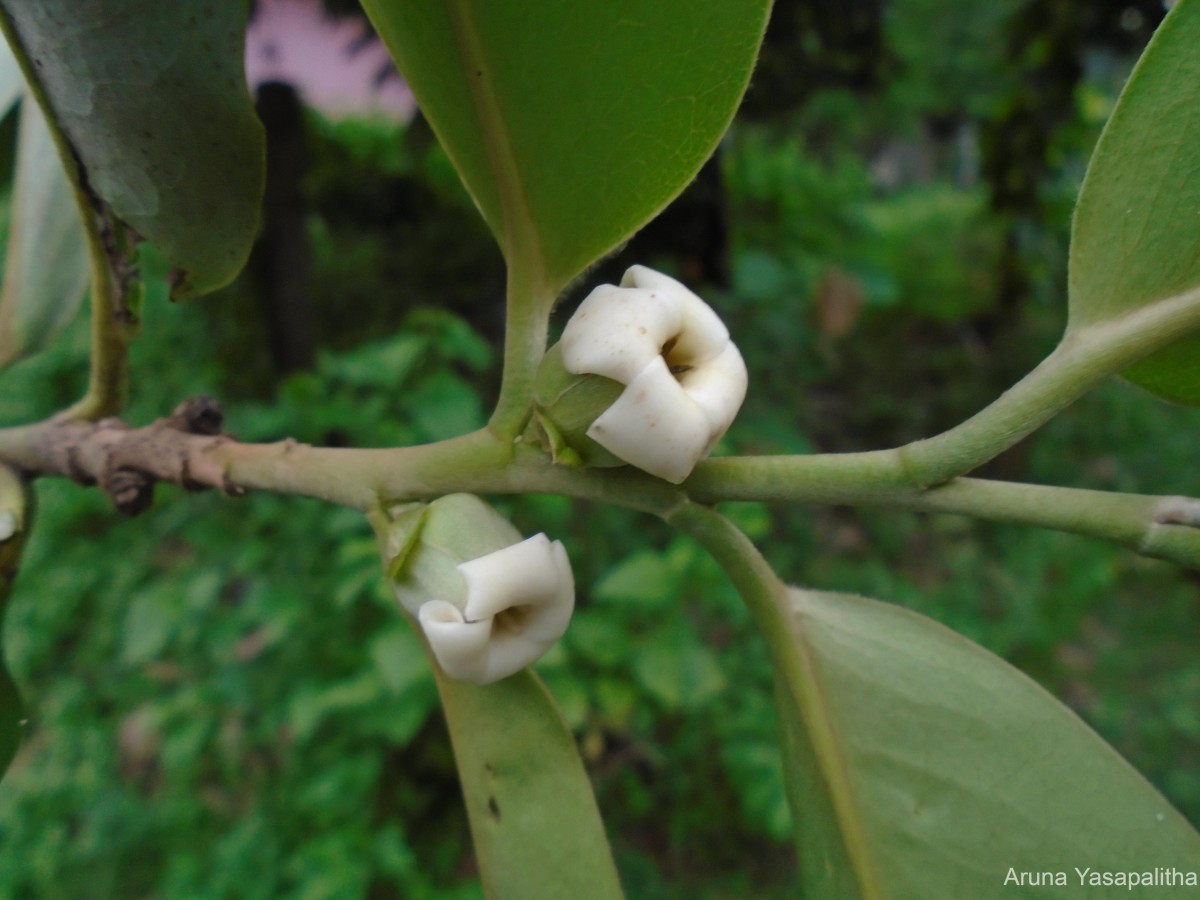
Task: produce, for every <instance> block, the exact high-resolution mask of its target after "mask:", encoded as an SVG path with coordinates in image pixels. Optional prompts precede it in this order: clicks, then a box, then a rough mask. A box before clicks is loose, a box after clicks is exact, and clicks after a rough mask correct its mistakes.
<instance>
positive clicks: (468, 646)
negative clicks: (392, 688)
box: [417, 534, 575, 684]
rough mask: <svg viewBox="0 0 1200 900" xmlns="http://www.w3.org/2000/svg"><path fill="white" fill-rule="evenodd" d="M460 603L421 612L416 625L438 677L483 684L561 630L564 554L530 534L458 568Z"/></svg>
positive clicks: (569, 587)
mask: <svg viewBox="0 0 1200 900" xmlns="http://www.w3.org/2000/svg"><path fill="white" fill-rule="evenodd" d="M458 571H459V573H460V574H461V575H462V577H463V579H464V580H465V581H466V584H467V600H466V604H465V606H464V608H462V609H459V608H458V607H457V606H455V605H454V604H453V603H449V602H447V601H445V600H430V601H428V602H427V603H425V604H424V605H422V606H421V608H420V611H419V613H418V616H417V618H418V620H419V621H420V623H421V627H422V628H423V629H424V631H425V635H426V637H427V638H428V639H429V645H430V646H431V647H432V648H433V653H434V655H435V656H436V657H437V660H438V663H439V664H440V665H441V667H442V668H443V669H444V670H445V671H446V674H448V675H450V676H452V677H454V678H459V679H462V680H463V681H473V682H475V683H476V684H489V683H491V682H493V681H499V680H500V679H501V678H506V677H508V676H509V675H512V674H513V673H514V672H517V671H519V670H521V669H523V668H525V667H526V666H528V665H529V664H530V663H532V662H534V661H535V660H537V659H539V658H540V657H541V656H542V655H543V654H544V653H545V652H546V651H547V650H549V649H550V647H551V646H553V644H554V642H555V641H557V640H558V639H559V638H560V637H562V635H563V632H565V631H566V630H567V623H568V622H569V621H570V619H571V613H572V611H573V610H574V608H575V579H574V576H573V575H572V573H571V564H570V561H569V560H568V559H567V553H566V550H565V549H564V548H563V545H562V544H561V543H559V542H558V541H554V542H551V541H550V540H549V539H548V538H547V537H546V536H545V535H544V534H537V535H534V536H533V537H531V538H529V539H528V540H525V541H522V542H520V543H519V544H513V545H512V546H510V547H505V548H503V549H502V550H497V551H495V552H494V553H489V554H487V555H486V556H481V557H479V558H478V559H473V560H470V561H469V562H465V563H461V564H460V565H459V566H458Z"/></svg>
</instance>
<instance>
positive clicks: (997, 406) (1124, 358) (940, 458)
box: [899, 289, 1200, 487]
mask: <svg viewBox="0 0 1200 900" xmlns="http://www.w3.org/2000/svg"><path fill="white" fill-rule="evenodd" d="M1197 328H1200V289H1194V290H1191V291H1187V292H1185V293H1183V294H1179V295H1178V296H1176V297H1171V298H1169V299H1166V300H1161V301H1158V302H1156V303H1153V304H1151V305H1148V306H1143V307H1140V308H1138V309H1135V310H1133V311H1131V312H1129V313H1126V314H1125V315H1123V316H1120V317H1118V318H1115V319H1111V320H1109V321H1107V322H1102V323H1098V324H1095V325H1087V326H1084V327H1080V328H1070V327H1069V328H1068V329H1067V333H1066V335H1065V336H1064V337H1063V340H1062V342H1061V343H1060V344H1059V345H1058V347H1057V348H1056V349H1055V350H1054V352H1053V353H1051V354H1050V355H1049V356H1048V357H1047V358H1046V359H1045V360H1044V361H1043V362H1042V363H1041V365H1039V366H1038V367H1037V368H1035V369H1034V370H1033V371H1032V372H1030V373H1029V374H1028V375H1026V376H1025V377H1024V378H1023V379H1022V380H1021V381H1019V382H1018V383H1017V384H1015V385H1014V386H1013V387H1012V388H1010V389H1009V390H1008V391H1006V392H1005V393H1004V394H1003V395H1001V396H1000V397H999V398H998V399H997V400H996V401H995V402H994V403H992V404H991V405H990V406H988V407H986V408H985V409H983V410H982V411H980V412H979V413H977V414H976V415H974V416H972V417H971V418H970V419H967V421H965V422H963V423H962V424H961V425H958V426H956V427H954V428H951V429H950V430H949V431H946V432H944V433H942V434H939V435H937V436H936V437H932V438H928V439H926V440H921V441H916V442H914V443H912V444H908V445H907V446H904V447H901V448H900V450H899V453H900V458H901V461H902V462H903V465H904V469H905V471H906V472H907V473H908V477H909V480H910V481H911V483H912V484H914V485H916V486H918V487H928V486H929V485H933V484H939V483H941V482H943V481H948V480H949V479H951V478H953V477H954V476H956V475H965V474H966V473H967V472H970V471H971V470H972V469H975V468H977V467H978V466H980V465H982V464H983V463H985V462H987V461H988V460H990V459H993V458H994V457H995V456H996V455H997V454H999V453H1001V452H1002V451H1004V450H1006V449H1008V448H1009V447H1011V446H1012V445H1013V444H1015V443H1016V442H1017V441H1019V440H1021V439H1022V438H1024V437H1026V436H1027V435H1029V434H1031V433H1032V432H1034V431H1036V430H1037V429H1038V428H1040V427H1041V426H1042V425H1044V424H1045V423H1046V422H1048V421H1049V420H1050V419H1051V418H1053V417H1054V416H1055V415H1057V414H1058V413H1059V412H1060V411H1062V410H1063V409H1064V408H1065V407H1067V406H1069V405H1070V404H1072V403H1074V402H1075V401H1076V400H1078V399H1079V398H1080V397H1082V396H1083V395H1084V394H1086V393H1087V392H1088V391H1089V390H1091V389H1092V388H1093V387H1095V386H1096V385H1097V384H1099V383H1100V382H1102V381H1103V380H1104V379H1105V378H1108V377H1109V376H1110V375H1114V374H1116V373H1119V372H1122V371H1124V370H1125V369H1127V368H1129V367H1130V366H1131V365H1133V364H1134V363H1136V362H1138V361H1140V360H1142V359H1144V358H1145V357H1147V356H1149V355H1150V354H1152V353H1154V352H1155V351H1156V350H1161V349H1162V348H1163V347H1165V346H1167V345H1168V344H1171V343H1174V342H1175V341H1177V340H1179V339H1180V338H1182V337H1185V336H1186V335H1187V334H1188V333H1190V332H1192V331H1195V330H1196V329H1197Z"/></svg>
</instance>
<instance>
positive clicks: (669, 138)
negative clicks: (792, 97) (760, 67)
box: [363, 0, 770, 299]
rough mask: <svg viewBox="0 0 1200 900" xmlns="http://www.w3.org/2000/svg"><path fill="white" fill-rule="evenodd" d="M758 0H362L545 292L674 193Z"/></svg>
mask: <svg viewBox="0 0 1200 900" xmlns="http://www.w3.org/2000/svg"><path fill="white" fill-rule="evenodd" d="M769 5H770V4H769V2H768V0H725V2H712V0H710V2H703V3H696V2H694V0H656V2H654V3H645V2H641V0H580V2H571V3H561V2H553V0H527V2H521V3H495V2H486V0H364V3H363V6H364V7H365V8H366V10H367V12H368V14H369V15H370V16H371V18H372V19H373V20H374V22H375V25H376V27H377V28H378V29H379V32H380V34H381V35H382V36H383V38H384V40H385V42H386V43H387V45H388V47H389V48H390V50H391V52H392V55H393V57H394V58H395V59H396V61H397V63H398V65H399V67H400V69H401V71H402V72H403V73H404V76H405V77H406V78H407V79H408V82H409V84H410V85H411V87H412V89H413V92H414V93H415V94H416V97H417V101H418V103H419V104H420V106H421V110H422V112H423V113H424V114H425V116H426V117H427V118H428V120H429V122H430V123H431V124H432V126H433V129H434V131H435V132H436V133H437V135H438V137H439V139H440V140H441V142H442V144H443V145H444V146H445V148H446V150H447V152H448V153H449V155H450V157H451V159H452V160H453V161H454V164H455V166H456V167H457V169H458V171H459V174H460V175H461V176H462V179H463V181H464V182H465V183H466V186H467V188H468V190H469V191H470V192H471V194H472V196H473V197H474V198H475V202H476V203H477V204H478V206H479V209H480V211H481V212H482V213H483V216H484V218H485V219H486V220H487V223H488V225H489V226H490V227H491V229H492V232H493V233H494V234H495V236H496V239H497V240H498V241H499V243H500V245H501V248H502V249H503V250H504V253H505V257H506V259H507V260H508V264H509V267H510V269H514V270H517V272H518V273H519V274H518V275H517V276H516V278H517V281H519V282H521V283H524V284H530V285H533V286H534V287H535V289H537V290H538V291H539V294H540V295H541V296H543V297H545V296H548V297H550V298H551V299H552V298H553V296H554V294H555V293H557V291H558V290H559V289H560V288H562V287H563V286H564V285H565V284H566V283H567V282H568V281H570V280H571V279H572V278H574V277H575V276H576V275H578V274H579V273H580V272H582V271H583V269H584V268H585V267H587V266H588V265H589V264H590V263H592V262H594V261H595V260H596V259H598V258H599V257H600V256H602V255H604V254H605V253H607V252H609V251H610V250H612V249H613V248H614V247H616V246H617V245H618V244H619V243H621V242H622V241H623V240H625V239H626V238H628V237H629V236H630V235H631V234H633V232H634V231H636V230H637V229H638V228H640V227H641V226H642V225H643V224H645V223H646V222H647V221H648V220H649V219H650V218H651V217H652V216H653V215H654V214H655V213H657V212H658V211H659V210H660V209H662V207H663V206H665V205H666V204H667V202H669V201H670V200H671V199H672V198H674V197H675V196H676V195H677V194H678V193H679V192H680V191H681V190H682V189H683V187H684V186H685V185H686V184H687V183H688V182H689V181H690V180H691V179H692V178H693V177H694V175H695V174H696V172H697V171H698V170H699V168H700V166H701V164H702V163H703V162H704V160H705V159H707V158H708V156H709V155H710V154H711V153H712V151H713V149H714V148H715V147H716V144H717V141H718V140H719V139H720V137H721V135H722V134H723V133H724V131H725V129H726V127H727V126H728V124H729V121H730V119H731V118H732V116H733V113H734V110H735V108H736V107H737V105H738V102H739V100H740V99H741V96H742V92H743V91H744V90H745V87H746V84H747V81H748V79H749V76H750V70H751V68H752V66H753V64H754V60H755V57H756V54H757V52H758V46H759V42H760V40H761V37H762V32H763V28H764V26H765V24H766V16H767V10H768V7H769Z"/></svg>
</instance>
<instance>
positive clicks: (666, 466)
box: [561, 266, 747, 484]
mask: <svg viewBox="0 0 1200 900" xmlns="http://www.w3.org/2000/svg"><path fill="white" fill-rule="evenodd" d="M561 346H562V358H563V365H564V366H566V369H567V371H568V372H571V373H573V374H576V375H582V374H592V375H603V376H604V377H606V378H611V379H614V380H615V381H619V382H620V383H621V384H624V385H626V388H625V390H624V391H623V392H622V393H621V395H620V396H619V397H618V398H617V399H616V401H615V402H614V403H613V404H612V406H610V407H609V408H608V409H607V410H605V411H604V413H602V414H601V415H600V417H599V418H597V419H596V420H595V421H594V422H593V423H592V424H591V427H590V428H588V432H587V434H588V437H590V438H591V439H592V440H594V441H595V442H596V443H598V444H600V445H601V446H602V447H604V448H605V449H607V450H608V451H610V452H611V453H613V454H615V455H616V456H618V457H620V458H621V459H623V460H625V462H627V463H629V464H630V465H634V466H637V467H638V468H639V469H642V470H644V471H646V472H649V473H650V474H652V475H657V476H658V477H660V478H665V479H666V480H667V481H671V482H674V483H675V484H679V483H680V482H681V481H683V480H684V479H685V478H687V477H688V475H689V474H690V473H691V471H692V468H693V467H694V466H695V465H696V463H697V462H699V461H700V460H701V459H703V458H704V457H705V456H707V455H708V453H709V451H710V450H712V448H713V445H714V444H716V442H717V441H718V440H720V438H721V435H723V434H724V433H725V431H726V429H728V428H729V425H730V424H731V423H732V422H733V419H734V416H736V415H737V412H738V410H739V409H740V408H741V405H742V400H743V399H745V396H746V384H747V376H746V364H745V363H744V362H743V361H742V355H741V354H740V353H738V349H737V347H735V346H734V345H733V342H732V341H730V340H729V330H728V329H727V328H726V327H725V324H724V323H723V322H722V321H721V320H720V318H719V317H718V316H717V314H716V313H715V312H713V310H712V308H711V307H709V305H708V304H707V303H705V302H704V301H703V300H701V299H700V298H699V297H697V296H696V295H695V294H693V293H692V292H691V291H689V290H688V289H687V288H685V287H684V286H683V285H682V284H680V283H679V282H678V281H676V280H675V279H674V278H668V277H667V276H666V275H663V274H661V273H659V272H655V271H654V270H652V269H647V268H646V267H645V266H632V267H630V269H629V270H628V271H627V272H626V273H625V276H624V277H623V278H622V279H621V286H620V287H614V286H613V285H611V284H605V285H601V286H600V287H598V288H596V289H595V290H594V291H592V292H591V293H590V294H589V295H588V296H587V298H586V299H585V300H584V301H583V303H581V304H580V305H579V309H577V310H576V311H575V315H574V316H572V317H571V320H570V321H569V322H568V323H567V327H566V329H565V330H564V331H563V336H562V344H561Z"/></svg>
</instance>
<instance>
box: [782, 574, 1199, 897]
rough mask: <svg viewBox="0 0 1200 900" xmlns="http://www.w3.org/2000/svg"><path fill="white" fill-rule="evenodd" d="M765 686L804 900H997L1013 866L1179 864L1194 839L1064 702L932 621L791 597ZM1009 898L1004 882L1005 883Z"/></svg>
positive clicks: (1118, 891)
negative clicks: (779, 651) (773, 699)
mask: <svg viewBox="0 0 1200 900" xmlns="http://www.w3.org/2000/svg"><path fill="white" fill-rule="evenodd" d="M789 598H790V604H791V606H790V624H791V627H792V631H793V636H794V638H795V645H796V648H797V652H798V653H799V654H800V657H801V659H802V660H803V663H802V665H803V667H804V668H805V670H806V671H807V678H806V679H805V681H806V684H807V687H806V686H805V685H798V684H794V683H793V684H782V685H780V688H779V690H778V698H779V705H780V714H781V720H782V727H783V732H784V745H785V750H786V751H787V754H788V760H787V762H788V776H789V792H790V794H791V799H792V801H793V803H794V805H795V807H796V812H797V816H796V818H797V821H798V822H799V823H800V825H799V828H798V830H797V843H798V848H799V854H800V870H801V881H802V884H803V886H804V891H805V892H804V893H803V894H802V895H803V896H811V897H821V898H834V900H837V898H860V897H863V898H867V897H870V898H874V897H886V898H913V900H918V898H919V900H925V898H930V897H971V898H988V897H996V898H1001V897H1011V896H1013V890H1014V887H1013V885H1012V883H1011V882H1010V883H1009V884H1008V885H1006V884H1005V879H1006V878H1007V876H1008V872H1009V869H1010V868H1012V869H1015V871H1016V872H1023V871H1024V872H1045V871H1053V872H1065V873H1066V874H1067V876H1068V877H1069V878H1070V879H1072V880H1071V882H1070V883H1071V884H1072V885H1074V886H1075V888H1076V892H1075V893H1073V894H1072V895H1071V896H1079V897H1081V896H1086V897H1109V896H1112V897H1127V896H1129V891H1128V888H1127V887H1116V886H1109V887H1095V886H1090V885H1089V886H1087V887H1086V888H1085V889H1081V888H1080V886H1079V882H1078V877H1077V875H1076V874H1075V867H1079V868H1080V869H1084V868H1088V867H1090V868H1092V869H1093V870H1105V871H1131V872H1145V871H1148V870H1150V869H1153V868H1154V867H1156V866H1163V867H1169V866H1175V867H1177V868H1180V869H1183V870H1185V871H1190V869H1192V868H1194V867H1195V862H1196V860H1197V859H1200V836H1198V835H1197V834H1196V832H1195V831H1194V830H1193V829H1192V827H1191V826H1190V825H1189V824H1188V823H1187V822H1186V821H1185V820H1184V819H1183V818H1182V817H1181V816H1180V815H1179V814H1178V813H1177V812H1176V811H1175V810H1174V809H1172V808H1171V806H1170V805H1169V804H1168V803H1167V801H1166V800H1165V799H1163V797H1162V796H1161V795H1160V794H1159V793H1158V792H1157V791H1156V790H1155V789H1154V788H1152V787H1151V786H1150V785H1149V784H1148V783H1147V782H1146V781H1145V780H1144V779H1143V778H1142V776H1141V775H1139V774H1138V773H1137V772H1136V771H1135V770H1134V769H1133V768H1132V767H1131V766H1129V764H1128V763H1126V762H1125V761H1124V760H1123V759H1121V757H1120V756H1118V755H1117V754H1116V753H1115V752H1114V751H1113V750H1112V749H1111V748H1110V747H1108V745H1106V744H1105V743H1104V742H1103V741H1102V740H1101V739H1100V738H1099V737H1098V736H1097V735H1096V734H1095V733H1094V732H1093V731H1091V729H1089V728H1088V727H1087V726H1086V725H1085V724H1084V723H1083V722H1082V721H1081V720H1080V719H1079V718H1078V717H1077V716H1076V715H1075V714H1074V713H1072V712H1071V711H1070V710H1068V709H1067V708H1066V707H1064V706H1063V705H1062V704H1061V703H1059V702H1058V701H1057V700H1055V699H1054V698H1053V697H1052V696H1051V695H1050V694H1048V693H1047V692H1046V691H1045V690H1043V689H1042V688H1041V687H1039V686H1038V685H1037V684H1035V683H1034V682H1033V681H1032V680H1030V679H1029V678H1028V677H1026V676H1025V675H1024V674H1022V673H1021V672H1019V671H1017V670H1016V669H1014V668H1013V667H1012V666H1010V665H1008V664H1007V663H1005V662H1004V661H1003V660H1001V659H999V658H998V657H996V656H994V655H992V654H991V653H989V652H987V651H986V650H984V649H982V648H981V647H979V646H977V645H975V644H973V643H971V642H970V641H968V640H967V639H965V638H963V637H962V636H960V635H958V634H956V633H954V632H952V631H950V630H949V629H947V628H945V627H943V626H942V625H940V624H938V623H936V622H933V621H931V620H929V619H926V618H924V617H922V616H919V615H916V614H915V613H912V612H909V611H907V610H904V609H901V608H900V607H896V606H892V605H889V604H884V603H879V602H877V601H874V600H867V599H864V598H862V597H854V596H849V595H839V594H827V593H816V592H807V591H799V590H793V591H791V592H790V593H789ZM1016 890H1018V892H1019V890H1020V889H1019V888H1017V889H1016Z"/></svg>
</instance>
